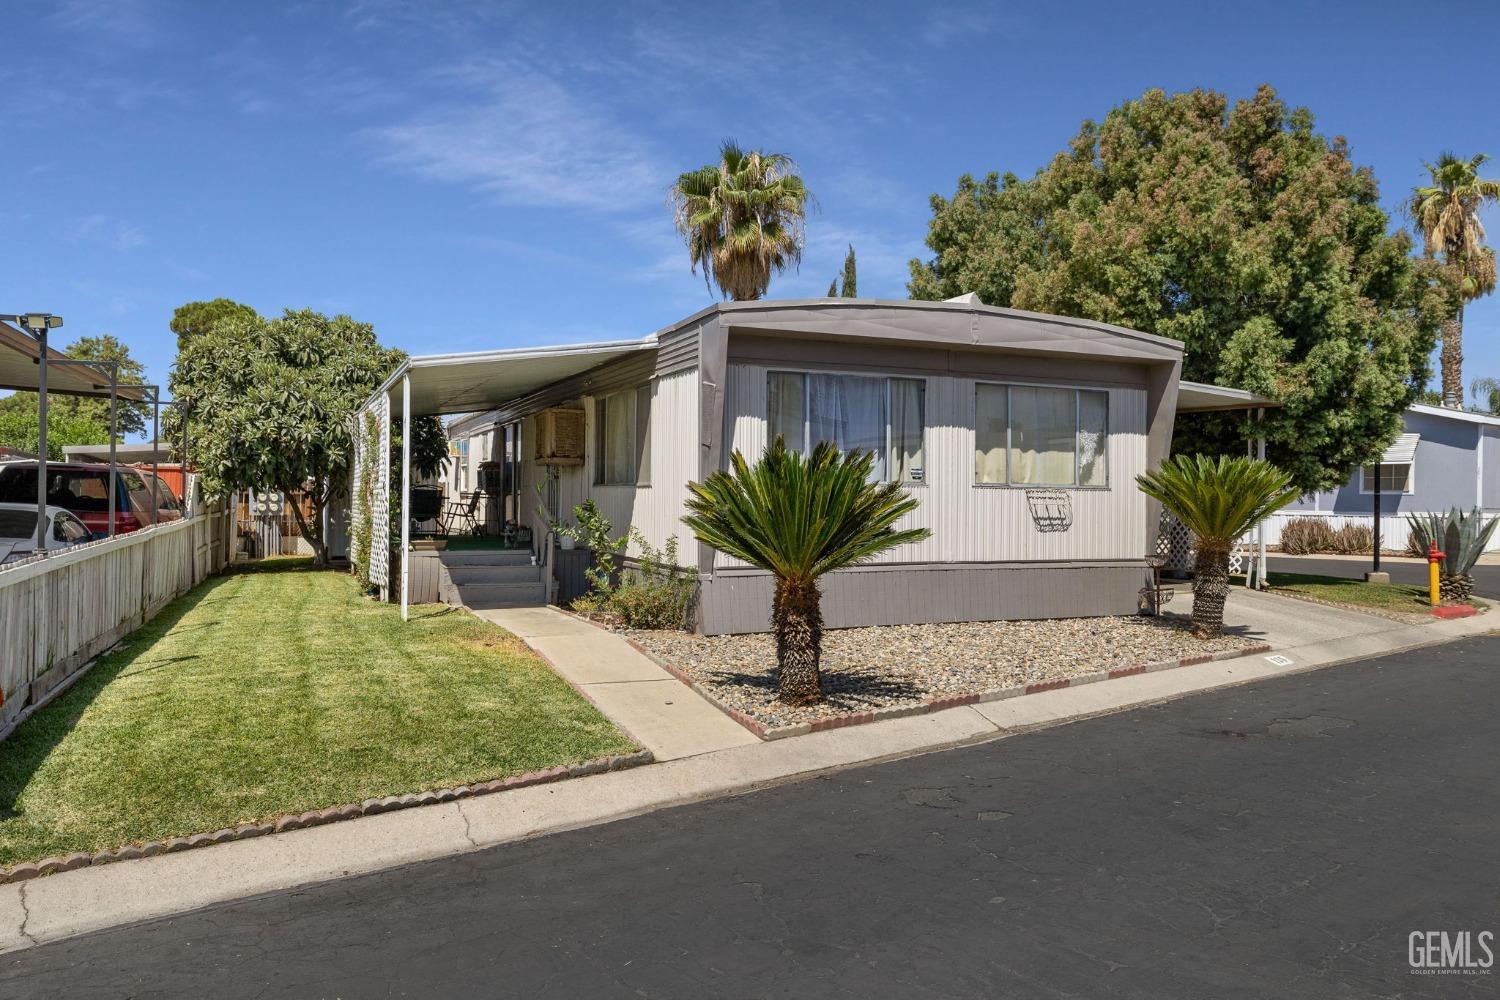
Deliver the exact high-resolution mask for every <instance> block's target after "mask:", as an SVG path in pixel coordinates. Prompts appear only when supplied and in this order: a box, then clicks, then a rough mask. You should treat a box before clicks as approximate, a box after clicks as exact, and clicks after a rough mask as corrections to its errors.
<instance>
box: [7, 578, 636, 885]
mask: <svg viewBox="0 0 1500 1000" xmlns="http://www.w3.org/2000/svg"><path fill="white" fill-rule="evenodd" d="M634 749H636V747H635V745H634V744H633V743H632V742H631V741H630V740H629V739H628V738H626V737H625V736H624V735H622V734H621V733H620V732H619V731H618V730H616V729H615V728H614V726H612V725H611V724H610V723H609V722H608V721H607V720H606V719H605V718H604V717H603V716H602V715H600V714H599V712H598V711H597V710H596V709H594V708H593V706H591V705H589V704H588V702H586V701H584V700H583V698H581V697H579V695H578V694H576V693H575V692H574V691H573V689H572V688H570V687H569V686H568V685H567V684H566V683H565V682H564V681H563V680H562V679H561V678H559V677H558V676H557V675H556V674H554V673H553V672H552V671H551V670H550V669H549V668H548V667H547V666H546V664H544V663H543V662H542V661H541V660H539V659H538V658H537V657H536V656H535V655H533V654H532V653H531V652H530V651H529V650H528V649H527V648H526V647H525V645H523V644H522V643H521V642H520V641H519V640H518V639H516V638H514V637H513V636H511V635H510V633H508V632H505V631H503V630H501V629H498V628H496V627H494V626H492V625H489V624H488V623H486V622H483V621H481V620H479V619H477V618H474V617H473V616H471V615H469V614H468V613H467V612H465V611H462V610H459V609H452V608H446V607H443V606H441V605H423V606H419V607H416V608H413V609H412V621H410V622H408V623H406V624H403V623H402V622H401V620H400V615H399V612H398V610H397V609H396V608H395V607H393V606H391V605H383V604H376V603H373V602H370V601H367V600H365V599H363V598H361V597H360V596H359V593H358V588H357V586H356V584H355V581H354V580H353V579H352V578H351V577H349V576H347V575H345V574H341V573H337V572H333V571H326V570H325V571H318V570H313V569H311V568H310V567H309V566H308V565H307V563H306V562H305V561H302V560H278V561H273V562H270V563H266V564H262V566H261V567H259V568H257V569H253V570H248V571H241V572H234V573H231V574H228V575H225V576H220V577H216V578H214V579H212V580H210V581H208V582H207V583H205V584H203V585H202V586H200V587H198V588H197V589H196V590H194V591H193V592H192V593H190V594H188V595H186V596H184V597H183V598H181V599H180V600H178V601H176V602H174V603H173V604H172V605H171V606H169V607H168V608H167V609H166V610H165V611H163V612H162V613H161V614H160V615H159V616H158V617H157V618H156V619H155V620H154V621H152V622H151V623H150V624H149V625H147V626H146V627H145V628H143V629H141V630H140V631H139V632H137V633H136V634H135V635H133V636H132V637H131V638H130V639H129V640H128V641H127V643H126V644H125V645H124V646H123V647H122V648H121V649H119V650H117V651H115V652H114V653H111V654H110V655H108V656H106V657H105V658H103V659H102V660H101V661H100V662H99V663H98V664H97V665H95V667H94V669H93V670H92V671H91V672H90V673H89V674H88V675H87V676H85V677H84V678H83V679H82V680H80V681H79V682H78V684H77V685H75V686H74V687H73V688H72V689H71V690H70V691H68V692H67V693H66V694H65V695H63V696H62V697H61V698H59V699H58V700H57V701H55V702H53V703H52V704H51V705H49V706H47V708H45V709H43V710H42V711H41V712H39V713H37V714H36V715H35V716H33V717H32V718H31V719H29V720H28V721H27V722H26V723H24V724H23V725H22V726H21V727H20V729H18V730H17V731H16V732H15V733H14V734H12V736H11V737H10V739H9V740H7V741H5V742H4V743H0V865H9V864H13V863H15V862H18V861H26V860H36V859H39V858H42V857H46V856H50V855H54V854H62V853H65V852H68V851H78V850H99V849H104V848H113V847H118V846H121V845H123V844H126V843H129V842H140V841H145V840H153V839H158V838H163V837H170V836H180V835H186V834H190V833H197V832H205V831H213V830H217V829H219V828H221V827H225V826H233V825H235V824H237V823H243V822H248V821H251V820H257V819H263V818H267V817H272V816H276V815H279V814H281V813H289V812H302V811H305V810H308V809H316V808H321V807H325V806H330V805H338V804H342V803H349V802H358V801H359V800H361V799H365V798H369V797H372V796H382V795H395V794H404V793H407V792H416V791H421V790H423V789H427V788H440V787H444V786H449V785H458V784H464V783H468V782H473V781H481V780H485V779H489V778H496V777H502V776H505V775H509V774H515V773H520V772H524V771H531V770H537V769H540V768H546V767H551V766H553V765H556V764H563V763H569V762H573V761H581V760H587V759H589V758H592V757H599V756H604V755H608V754H617V753H628V752H630V751H632V750H634Z"/></svg>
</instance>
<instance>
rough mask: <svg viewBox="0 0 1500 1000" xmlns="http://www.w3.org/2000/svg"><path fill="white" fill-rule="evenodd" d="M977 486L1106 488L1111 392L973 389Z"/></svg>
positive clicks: (1016, 387)
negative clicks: (978, 484) (979, 484)
mask: <svg viewBox="0 0 1500 1000" xmlns="http://www.w3.org/2000/svg"><path fill="white" fill-rule="evenodd" d="M974 481H975V482H976V483H985V484H995V485H1011V486H1108V485H1109V393H1107V392H1099V391H1091V390H1087V389H1060V388H1053V387H1050V386H1022V385H1011V386H1005V385H985V384H980V385H977V386H975V388H974Z"/></svg>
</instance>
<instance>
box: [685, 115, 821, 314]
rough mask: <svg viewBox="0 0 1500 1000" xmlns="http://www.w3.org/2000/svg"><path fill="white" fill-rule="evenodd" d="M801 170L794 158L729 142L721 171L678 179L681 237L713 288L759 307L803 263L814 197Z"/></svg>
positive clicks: (714, 168)
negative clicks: (778, 276)
mask: <svg viewBox="0 0 1500 1000" xmlns="http://www.w3.org/2000/svg"><path fill="white" fill-rule="evenodd" d="M796 170H797V167H796V164H794V163H793V162H792V161H791V159H790V158H789V157H786V156H783V155H782V154H780V153H764V152H761V151H760V150H750V151H749V152H746V151H745V150H742V149H740V147H739V146H738V145H736V144H735V143H734V142H733V141H732V140H729V141H726V142H725V143H724V145H723V146H722V147H721V148H720V150H719V162H718V163H710V164H707V165H705V166H703V167H701V168H699V169H697V170H690V171H688V172H687V173H685V174H683V175H682V176H680V177H678V178H677V183H676V184H673V185H672V191H671V201H672V207H673V212H674V215H675V216H676V222H677V231H678V232H679V233H681V234H682V237H683V239H684V240H685V241H686V242H687V248H688V256H689V258H690V259H691V261H692V269H693V272H694V273H697V270H698V268H699V267H700V266H701V267H702V268H703V281H704V283H705V284H708V283H709V281H710V280H711V281H712V282H713V284H715V285H718V286H719V291H720V292H721V293H722V294H724V295H725V296H727V297H729V298H732V299H736V300H745V299H758V298H760V297H761V296H762V295H764V294H766V289H767V288H769V287H770V285H771V276H772V274H775V273H779V272H780V271H783V270H785V269H786V268H787V267H789V266H793V265H795V264H797V263H799V262H801V260H802V240H803V223H804V220H805V219H806V217H807V202H808V200H809V197H810V196H809V195H808V192H807V186H806V185H804V184H803V183H802V178H801V177H799V176H798V175H797V173H796Z"/></svg>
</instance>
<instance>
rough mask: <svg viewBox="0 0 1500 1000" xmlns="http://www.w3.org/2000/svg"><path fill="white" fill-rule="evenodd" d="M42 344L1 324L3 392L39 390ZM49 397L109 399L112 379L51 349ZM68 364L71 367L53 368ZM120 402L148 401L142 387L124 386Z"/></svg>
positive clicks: (49, 351) (1, 380) (0, 369)
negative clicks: (57, 362)
mask: <svg viewBox="0 0 1500 1000" xmlns="http://www.w3.org/2000/svg"><path fill="white" fill-rule="evenodd" d="M38 346H39V345H38V344H37V342H36V341H35V340H33V339H32V338H31V337H30V336H29V335H28V334H25V333H22V332H21V331H20V330H17V329H16V328H15V327H13V326H11V325H10V324H8V323H0V389H17V390H22V391H26V390H29V391H31V392H36V390H37V376H38V374H39V371H40V367H41V366H40V365H39V364H38V363H37V359H38V358H39V357H41V352H40V351H39V350H38ZM47 361H48V365H47V394H48V395H49V396H50V395H51V394H53V393H57V394H58V395H60V396H108V395H109V376H108V375H106V374H105V373H104V372H102V371H100V370H99V369H97V368H90V367H89V366H87V365H81V364H78V363H77V361H76V360H75V359H73V358H70V357H68V356H67V355H66V354H63V353H62V352H60V351H56V350H53V349H52V348H51V347H49V348H47ZM53 361H65V362H68V364H52V363H51V362H53ZM119 398H120V399H133V400H141V401H144V400H147V399H150V396H148V395H147V393H146V390H145V389H142V388H141V387H140V386H131V385H122V386H120V387H119Z"/></svg>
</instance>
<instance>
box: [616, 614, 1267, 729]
mask: <svg viewBox="0 0 1500 1000" xmlns="http://www.w3.org/2000/svg"><path fill="white" fill-rule="evenodd" d="M621 638H622V639H624V640H625V641H626V642H628V643H629V644H630V645H631V648H633V649H634V650H635V651H636V652H638V653H640V654H641V655H642V656H644V657H646V658H647V659H649V660H650V661H651V662H652V663H655V664H656V665H657V666H659V667H661V668H662V669H663V670H665V671H666V672H667V673H669V674H671V675H672V676H673V677H676V678H677V679H678V680H680V681H682V683H684V684H686V685H687V686H688V687H690V688H692V689H693V690H694V691H696V692H698V693H699V694H700V695H702V696H703V697H704V698H707V699H708V702H709V704H711V705H713V706H714V707H715V708H717V709H718V710H719V711H721V712H723V713H724V714H725V715H727V716H729V717H730V718H731V719H733V720H734V721H735V722H738V723H739V724H740V725H742V726H744V727H745V728H746V729H748V730H750V732H752V733H754V734H755V735H756V736H758V737H759V738H760V739H763V740H779V739H784V738H786V737H788V736H805V735H806V734H808V733H819V732H822V731H823V730H825V729H843V728H845V727H848V726H862V725H864V724H866V723H869V722H879V721H881V720H883V719H904V718H906V717H907V716H911V715H927V714H929V713H931V712H941V711H943V710H944V709H946V708H959V707H961V706H963V705H977V704H980V703H983V702H990V701H1003V700H1005V699H1006V698H1019V697H1021V696H1023V695H1028V694H1040V693H1041V692H1043V691H1057V690H1061V689H1062V688H1067V687H1081V686H1082V685H1084V684H1096V683H1098V682H1099V681H1108V680H1114V679H1115V678H1117V677H1130V676H1132V675H1134V674H1147V673H1155V672H1156V671H1158V670H1175V669H1177V668H1178V667H1191V666H1195V665H1197V664H1199V663H1211V662H1215V661H1218V660H1234V659H1238V658H1240V657H1242V656H1255V655H1257V654H1259V653H1269V652H1270V651H1271V647H1270V646H1269V645H1267V644H1265V643H1258V644H1256V645H1254V646H1245V647H1242V648H1240V649H1226V650H1221V651H1219V652H1217V653H1196V654H1194V655H1193V656H1183V657H1180V658H1178V659H1175V660H1155V661H1153V662H1150V663H1132V664H1130V665H1128V666H1124V667H1115V668H1114V669H1113V670H1100V671H1096V672H1094V673H1091V674H1079V675H1078V676H1077V677H1059V678H1057V679H1055V680H1049V681H1034V682H1033V683H1031V684H1018V685H1016V686H1015V687H1008V688H1000V689H998V690H995V691H978V692H974V693H972V694H950V695H943V696H941V697H938V698H928V699H927V700H926V701H923V702H920V703H918V704H916V705H896V706H894V707H892V708H876V709H871V710H870V711H868V712H854V713H851V714H849V715H835V716H832V717H830V718H827V719H817V720H815V721H813V722H799V723H796V724H795V725H791V726H775V727H772V726H767V725H765V724H764V723H762V722H760V721H758V720H756V719H753V718H751V717H750V716H749V715H746V714H745V713H744V712H741V711H739V710H738V709H734V708H730V707H729V706H728V705H726V704H724V703H723V702H721V701H719V699H717V698H715V697H714V695H713V692H712V691H711V690H709V688H708V687H707V686H706V685H704V684H700V683H699V682H698V681H696V680H694V679H693V677H692V676H691V675H689V674H688V673H687V672H685V671H683V670H681V669H679V668H677V667H675V666H673V665H672V664H670V663H668V662H667V661H665V660H663V659H661V658H660V657H659V656H657V655H656V654H655V653H653V652H651V650H649V649H647V648H646V647H645V646H643V645H641V644H640V643H639V642H636V641H635V640H634V639H632V638H630V637H628V636H621Z"/></svg>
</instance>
